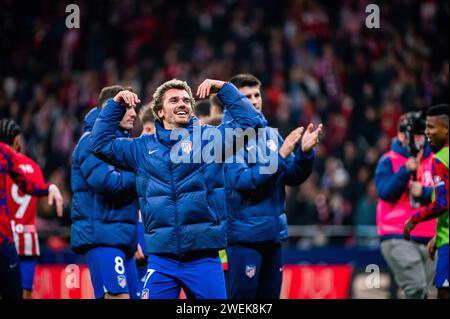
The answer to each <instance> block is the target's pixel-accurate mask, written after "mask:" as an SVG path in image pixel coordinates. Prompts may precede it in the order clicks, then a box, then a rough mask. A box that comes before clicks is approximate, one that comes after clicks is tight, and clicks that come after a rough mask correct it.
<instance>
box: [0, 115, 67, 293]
mask: <svg viewBox="0 0 450 319" xmlns="http://www.w3.org/2000/svg"><path fill="white" fill-rule="evenodd" d="M20 132H21V130H20V127H18V125H17V124H16V123H15V122H14V121H12V120H8V119H2V120H0V298H2V299H21V298H22V288H21V287H22V284H21V270H20V268H19V257H18V255H17V251H16V247H15V246H14V241H13V232H12V227H11V218H10V215H9V212H8V207H7V185H12V183H11V184H7V177H8V175H9V176H10V177H11V178H12V181H13V182H14V183H15V184H16V185H17V186H16V187H17V189H16V190H15V191H14V192H15V194H14V195H15V196H16V199H19V198H20V203H19V206H20V207H19V209H18V210H17V211H14V213H15V215H17V214H18V213H20V214H22V211H21V208H22V209H23V208H25V209H26V207H24V206H25V202H26V201H30V200H31V199H30V198H27V197H26V196H25V194H29V195H33V196H47V195H48V203H49V205H52V204H53V203H54V202H55V203H56V207H57V211H58V215H61V214H62V210H63V198H62V196H61V192H60V191H59V189H58V187H57V186H56V185H54V184H48V183H45V182H44V181H43V180H42V179H36V178H34V177H33V176H31V175H32V174H31V170H34V169H35V168H36V167H37V165H36V166H34V165H31V162H30V159H28V158H27V157H26V156H25V155H23V154H20V153H17V152H16V151H15V150H20V148H21V144H20ZM8 144H9V145H8ZM33 163H34V162H33ZM8 188H12V186H10V187H8ZM19 189H20V191H22V192H24V193H19V191H18V190H19ZM29 204H30V203H28V205H29ZM23 213H25V212H23ZM22 217H23V216H22ZM14 228H15V230H18V229H19V230H22V231H23V230H24V228H25V227H22V228H21V227H14ZM14 237H16V236H14ZM24 238H29V237H28V236H27V237H24Z"/></svg>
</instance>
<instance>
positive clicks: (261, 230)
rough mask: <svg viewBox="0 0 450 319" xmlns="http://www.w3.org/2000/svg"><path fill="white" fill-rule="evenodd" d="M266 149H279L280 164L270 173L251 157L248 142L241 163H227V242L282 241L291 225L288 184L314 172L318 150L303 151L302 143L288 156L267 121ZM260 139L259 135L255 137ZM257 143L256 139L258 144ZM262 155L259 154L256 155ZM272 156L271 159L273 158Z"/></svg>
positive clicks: (225, 169) (296, 182) (241, 154)
mask: <svg viewBox="0 0 450 319" xmlns="http://www.w3.org/2000/svg"><path fill="white" fill-rule="evenodd" d="M263 126H264V134H265V139H263V141H264V143H262V142H261V145H262V146H261V147H259V146H258V149H259V148H260V149H262V150H263V153H264V152H265V154H269V152H270V150H269V149H271V150H272V151H273V152H276V153H275V155H274V156H276V157H277V160H278V166H277V167H276V168H275V170H274V172H273V173H271V174H261V171H260V168H262V167H268V165H269V163H267V164H264V163H262V162H261V161H260V160H257V161H256V162H255V160H249V158H250V157H251V156H253V158H255V157H254V156H255V154H260V151H259V150H258V153H254V155H250V156H249V150H250V151H251V148H253V147H254V146H251V144H247V145H246V147H245V148H243V149H242V150H241V151H240V154H239V153H238V154H237V155H240V156H242V157H243V159H244V160H243V161H241V163H239V162H237V161H236V160H235V161H233V163H230V164H224V176H225V196H226V197H225V199H226V200H225V202H226V204H227V212H228V223H227V227H228V242H229V243H230V244H233V243H246V244H254V243H262V242H271V243H280V242H281V241H283V240H285V239H287V236H288V225H287V218H286V214H285V197H286V194H285V186H286V185H289V186H295V185H299V184H300V183H302V182H304V181H305V180H306V179H307V178H308V177H309V175H310V174H311V172H312V167H313V162H314V157H315V151H314V150H312V151H310V152H308V153H303V152H302V150H301V146H299V147H297V150H296V152H295V155H294V154H290V155H289V156H288V157H287V158H286V159H283V158H282V157H281V156H280V155H279V153H278V152H279V149H280V147H281V145H283V139H282V138H281V136H280V135H279V134H278V132H277V131H275V129H273V128H271V127H269V126H267V122H266V121H265V122H264V124H263ZM256 141H258V139H257V140H256ZM257 144H258V143H255V145H257ZM255 148H256V147H255ZM257 156H258V157H257V158H259V155H257ZM274 160H275V159H273V160H272V161H274ZM242 162H243V163H242Z"/></svg>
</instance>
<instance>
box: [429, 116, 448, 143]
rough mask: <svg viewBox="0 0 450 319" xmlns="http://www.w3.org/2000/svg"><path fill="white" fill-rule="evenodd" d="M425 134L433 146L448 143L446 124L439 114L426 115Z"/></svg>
mask: <svg viewBox="0 0 450 319" xmlns="http://www.w3.org/2000/svg"><path fill="white" fill-rule="evenodd" d="M425 125H426V128H425V135H426V136H427V137H428V140H429V141H430V144H431V146H432V147H433V148H440V147H442V146H443V145H445V144H446V143H448V125H447V124H446V123H444V121H443V120H442V118H440V117H439V116H427V120H426V124H425Z"/></svg>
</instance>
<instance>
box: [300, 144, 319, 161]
mask: <svg viewBox="0 0 450 319" xmlns="http://www.w3.org/2000/svg"><path fill="white" fill-rule="evenodd" d="M296 156H298V157H299V158H300V159H301V160H312V159H314V157H315V156H316V150H315V149H314V148H313V149H311V150H310V151H308V152H303V151H302V146H301V145H299V146H298V149H297V152H296Z"/></svg>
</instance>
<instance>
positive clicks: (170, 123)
mask: <svg viewBox="0 0 450 319" xmlns="http://www.w3.org/2000/svg"><path fill="white" fill-rule="evenodd" d="M158 117H159V118H160V119H161V120H162V121H163V123H164V127H165V128H166V129H174V128H177V127H184V126H185V125H186V124H188V123H189V121H190V120H191V118H192V99H191V97H190V96H189V94H188V92H186V91H185V90H180V89H170V90H168V91H167V92H166V93H164V97H163V106H162V109H161V110H159V111H158Z"/></svg>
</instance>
